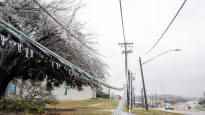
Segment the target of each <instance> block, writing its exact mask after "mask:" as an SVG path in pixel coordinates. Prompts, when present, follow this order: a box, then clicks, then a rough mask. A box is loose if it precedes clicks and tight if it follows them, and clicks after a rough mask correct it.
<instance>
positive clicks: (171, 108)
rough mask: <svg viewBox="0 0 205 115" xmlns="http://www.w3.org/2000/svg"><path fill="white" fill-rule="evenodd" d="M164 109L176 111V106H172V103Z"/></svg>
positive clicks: (167, 104)
mask: <svg viewBox="0 0 205 115" xmlns="http://www.w3.org/2000/svg"><path fill="white" fill-rule="evenodd" d="M164 109H165V110H174V106H172V105H171V104H170V103H166V104H165V107H164Z"/></svg>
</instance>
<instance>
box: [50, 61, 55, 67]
mask: <svg viewBox="0 0 205 115" xmlns="http://www.w3.org/2000/svg"><path fill="white" fill-rule="evenodd" d="M51 66H52V68H53V69H54V68H55V64H54V62H53V61H52V62H51Z"/></svg>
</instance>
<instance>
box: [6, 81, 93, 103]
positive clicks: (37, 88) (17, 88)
mask: <svg viewBox="0 0 205 115" xmlns="http://www.w3.org/2000/svg"><path fill="white" fill-rule="evenodd" d="M45 83H46V82H43V83H42V82H40V83H35V84H31V82H29V81H26V82H24V83H23V86H22V85H21V84H22V82H21V81H20V80H18V81H16V82H14V81H12V82H10V83H9V85H8V87H7V93H6V95H7V96H14V95H19V96H23V97H26V95H29V94H34V95H35V94H37V95H38V94H41V95H42V96H40V97H45V96H43V95H44V94H45V95H47V94H51V95H52V96H54V97H55V98H56V100H59V101H68V100H87V99H91V98H96V90H95V89H94V88H91V87H90V86H83V88H82V90H81V91H79V90H78V89H75V88H69V87H68V86H65V85H61V86H60V87H56V88H54V90H53V91H51V93H46V92H47V91H46V86H45ZM21 87H22V88H21ZM35 97H39V96H35Z"/></svg>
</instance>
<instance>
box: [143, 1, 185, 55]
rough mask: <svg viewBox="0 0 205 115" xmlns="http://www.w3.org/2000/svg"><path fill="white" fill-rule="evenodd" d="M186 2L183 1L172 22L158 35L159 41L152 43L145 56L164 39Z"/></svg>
mask: <svg viewBox="0 0 205 115" xmlns="http://www.w3.org/2000/svg"><path fill="white" fill-rule="evenodd" d="M186 2H187V0H184V2H183V3H182V5H181V6H180V8H179V9H178V10H177V12H176V14H175V15H174V17H173V18H172V20H171V21H170V23H169V24H168V26H167V27H166V28H165V30H164V31H163V33H162V34H161V35H160V37H159V39H158V40H157V41H156V42H155V43H154V45H153V46H152V47H151V48H150V49H149V50H148V51H147V52H146V54H148V53H150V52H151V51H152V50H153V49H154V48H155V47H156V46H157V45H158V44H159V42H160V41H161V40H162V38H163V37H164V35H165V34H166V33H167V32H168V30H169V28H170V27H171V25H172V24H173V23H174V21H175V20H176V18H177V16H178V15H179V13H180V11H181V10H182V9H183V7H184V5H185V4H186Z"/></svg>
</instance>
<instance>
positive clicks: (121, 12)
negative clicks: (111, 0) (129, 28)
mask: <svg viewBox="0 0 205 115" xmlns="http://www.w3.org/2000/svg"><path fill="white" fill-rule="evenodd" d="M119 4H120V16H121V23H122V32H123V38H124V43H126V34H125V24H124V16H123V8H122V1H121V0H119Z"/></svg>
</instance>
